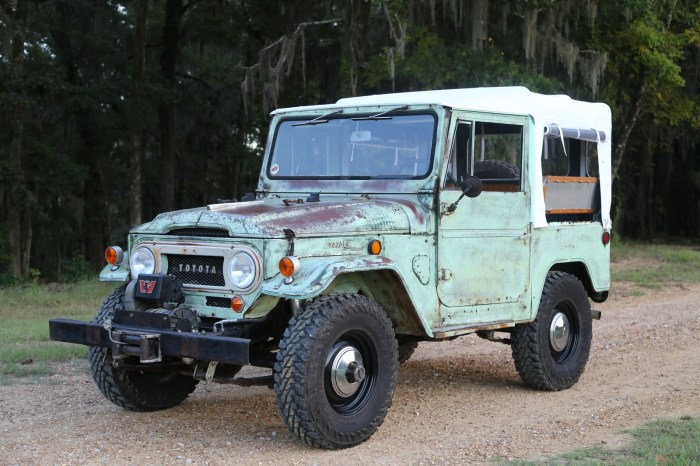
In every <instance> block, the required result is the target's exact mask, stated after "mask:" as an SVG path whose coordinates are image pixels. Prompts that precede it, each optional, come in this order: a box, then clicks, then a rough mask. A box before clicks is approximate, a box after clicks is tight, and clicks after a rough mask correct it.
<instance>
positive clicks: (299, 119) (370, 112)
mask: <svg viewBox="0 0 700 466" xmlns="http://www.w3.org/2000/svg"><path fill="white" fill-rule="evenodd" d="M340 110H342V111H341V112H339V113H335V114H333V115H329V116H328V117H327V118H326V117H324V120H327V121H328V122H331V121H333V120H340V119H343V120H348V121H350V120H352V119H354V118H359V119H361V120H359V121H367V120H370V121H372V120H373V118H372V117H374V116H376V115H377V113H378V110H377V107H374V108H372V109H361V110H360V109H356V108H347V109H340ZM345 110H347V111H345ZM352 110H360V111H352ZM389 110H392V109H391V108H390V109H389ZM415 115H418V116H429V117H431V118H432V119H433V126H432V134H431V138H430V141H429V142H430V149H429V150H430V155H429V158H428V160H427V162H426V165H425V167H426V169H425V173H422V174H420V175H415V176H409V175H401V174H396V175H353V176H348V175H345V176H342V175H339V176H289V175H276V174H273V173H272V166H273V161H274V151H275V148H276V145H277V140H278V137H279V134H280V129H281V128H282V126H283V124H284V123H288V122H292V124H294V123H295V122H296V123H302V124H303V123H304V122H308V121H312V120H313V119H314V118H317V117H318V115H314V114H303V115H299V114H297V115H289V114H288V115H284V116H281V117H280V118H279V120H278V121H277V123H276V124H275V126H274V134H273V136H272V138H271V140H270V144H269V146H268V147H269V150H268V151H267V152H268V153H267V154H266V159H267V160H266V163H265V165H264V172H263V175H264V177H265V178H267V179H268V180H270V181H276V180H280V181H284V180H287V181H296V182H303V181H337V180H342V181H362V180H373V181H376V180H380V181H381V180H384V181H386V180H392V181H415V180H425V179H426V178H428V177H430V176H431V174H433V167H434V164H435V153H436V149H437V136H438V131H439V127H440V117H439V115H438V113H437V112H436V111H435V110H434V109H432V108H422V109H412V110H411V109H408V110H400V111H396V112H395V113H394V112H392V113H391V115H390V116H387V117H382V120H390V119H394V118H401V117H405V116H415ZM321 124H326V123H321ZM300 126H301V125H300ZM315 126H318V125H315Z"/></svg>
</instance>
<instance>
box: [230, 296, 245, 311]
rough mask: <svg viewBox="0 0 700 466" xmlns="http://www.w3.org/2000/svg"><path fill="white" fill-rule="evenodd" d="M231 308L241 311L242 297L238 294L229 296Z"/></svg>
mask: <svg viewBox="0 0 700 466" xmlns="http://www.w3.org/2000/svg"><path fill="white" fill-rule="evenodd" d="M231 309H233V310H234V312H241V311H242V310H243V298H241V297H240V296H234V297H233V298H231Z"/></svg>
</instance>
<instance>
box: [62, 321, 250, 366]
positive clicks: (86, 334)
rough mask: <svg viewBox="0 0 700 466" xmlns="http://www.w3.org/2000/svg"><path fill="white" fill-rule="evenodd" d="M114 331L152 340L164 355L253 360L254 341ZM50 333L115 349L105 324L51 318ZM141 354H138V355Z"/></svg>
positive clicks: (157, 331) (118, 327)
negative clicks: (250, 354)
mask: <svg viewBox="0 0 700 466" xmlns="http://www.w3.org/2000/svg"><path fill="white" fill-rule="evenodd" d="M114 332H117V333H119V332H122V333H125V334H128V335H130V336H132V337H137V336H140V337H141V340H146V339H147V340H149V345H151V346H152V345H153V344H155V345H158V352H159V354H160V355H162V356H171V357H180V358H192V359H196V360H200V361H218V362H225V363H229V364H241V365H246V364H249V363H250V360H249V346H250V340H248V339H245V338H233V337H222V336H217V335H205V334H201V333H191V332H174V331H172V330H165V329H148V328H135V327H129V326H122V325H113V326H112V335H114V334H115V333H114ZM49 334H50V337H51V339H52V340H54V341H64V342H68V343H78V344H80V345H88V346H101V347H103V348H112V347H113V345H114V343H113V338H114V337H112V338H110V334H109V333H108V332H107V330H106V329H105V327H104V326H103V325H102V324H98V323H95V322H83V321H80V320H71V319H51V320H49ZM134 355H137V354H134Z"/></svg>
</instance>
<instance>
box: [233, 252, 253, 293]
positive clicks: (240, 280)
mask: <svg viewBox="0 0 700 466" xmlns="http://www.w3.org/2000/svg"><path fill="white" fill-rule="evenodd" d="M255 273H256V270H255V260H254V259H253V258H252V257H251V256H250V254H248V253H247V252H243V251H240V252H236V253H234V254H233V255H232V256H231V259H230V260H229V263H228V276H229V278H230V279H231V284H232V285H233V286H235V287H236V288H240V289H242V290H244V289H246V288H249V287H250V285H252V284H253V282H254V281H255Z"/></svg>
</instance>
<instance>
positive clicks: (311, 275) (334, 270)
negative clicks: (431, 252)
mask: <svg viewBox="0 0 700 466" xmlns="http://www.w3.org/2000/svg"><path fill="white" fill-rule="evenodd" d="M299 264H300V267H299V271H298V272H297V273H296V274H295V275H293V277H292V278H294V280H293V281H292V283H290V284H285V283H284V280H285V277H284V276H282V274H280V273H278V274H277V275H275V276H274V277H272V278H268V279H267V280H265V281H264V282H263V285H262V293H263V294H267V295H270V296H278V297H281V298H288V299H310V298H313V297H315V296H318V295H319V294H321V293H322V292H323V291H324V290H325V289H326V288H328V286H329V285H330V284H331V283H332V282H333V280H334V279H335V277H337V276H338V275H341V274H344V273H348V272H363V271H368V270H387V269H388V270H394V271H398V269H397V267H396V265H395V264H394V262H393V261H392V260H390V259H387V258H386V257H382V256H369V255H368V256H332V257H305V258H300V259H299Z"/></svg>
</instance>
